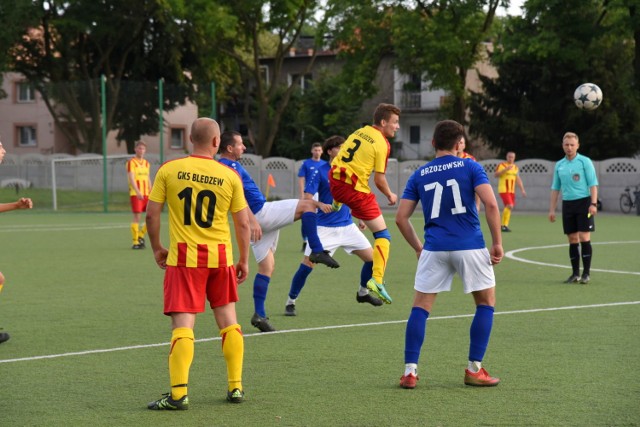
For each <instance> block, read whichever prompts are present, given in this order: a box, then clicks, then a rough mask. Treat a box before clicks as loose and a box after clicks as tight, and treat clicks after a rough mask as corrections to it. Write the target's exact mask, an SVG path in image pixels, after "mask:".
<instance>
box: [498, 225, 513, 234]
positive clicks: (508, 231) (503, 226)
mask: <svg viewBox="0 0 640 427" xmlns="http://www.w3.org/2000/svg"><path fill="white" fill-rule="evenodd" d="M500 231H502V232H504V233H511V229H510V228H509V227H507V226H506V225H502V226H500Z"/></svg>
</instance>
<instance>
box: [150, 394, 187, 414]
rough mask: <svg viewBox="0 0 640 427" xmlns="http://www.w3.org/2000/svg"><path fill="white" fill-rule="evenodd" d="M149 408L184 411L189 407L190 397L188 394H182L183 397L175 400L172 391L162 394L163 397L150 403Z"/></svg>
mask: <svg viewBox="0 0 640 427" xmlns="http://www.w3.org/2000/svg"><path fill="white" fill-rule="evenodd" d="M147 408H149V409H156V410H163V409H165V410H169V411H176V410H181V411H184V410H187V409H189V398H188V397H187V396H182V398H181V399H178V400H173V399H172V398H171V393H166V394H165V395H163V396H162V398H160V399H158V400H156V401H154V402H150V403H148V404H147Z"/></svg>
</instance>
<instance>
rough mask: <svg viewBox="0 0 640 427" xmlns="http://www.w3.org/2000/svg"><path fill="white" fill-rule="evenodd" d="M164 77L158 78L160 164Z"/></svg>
mask: <svg viewBox="0 0 640 427" xmlns="http://www.w3.org/2000/svg"><path fill="white" fill-rule="evenodd" d="M163 86H164V78H160V79H159V80H158V127H159V129H158V132H159V133H160V164H162V163H164V142H163V141H164V109H163V102H162V98H164V94H163Z"/></svg>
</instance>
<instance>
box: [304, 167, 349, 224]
mask: <svg viewBox="0 0 640 427" xmlns="http://www.w3.org/2000/svg"><path fill="white" fill-rule="evenodd" d="M329 169H331V165H330V164H329V163H327V162H324V164H323V165H321V166H320V167H319V168H317V169H316V170H315V172H314V173H313V174H312V175H311V176H310V177H309V178H307V182H306V185H305V187H304V192H305V193H309V194H316V193H318V201H320V202H322V203H326V204H328V205H330V204H331V203H332V202H333V196H332V195H331V191H330V190H329ZM352 223H353V220H352V219H351V210H350V209H349V207H348V206H347V205H344V204H343V205H342V207H341V208H340V210H339V211H338V212H330V213H328V214H327V213H324V212H322V211H320V210H319V211H318V225H319V226H322V227H344V226H345V225H349V224H352Z"/></svg>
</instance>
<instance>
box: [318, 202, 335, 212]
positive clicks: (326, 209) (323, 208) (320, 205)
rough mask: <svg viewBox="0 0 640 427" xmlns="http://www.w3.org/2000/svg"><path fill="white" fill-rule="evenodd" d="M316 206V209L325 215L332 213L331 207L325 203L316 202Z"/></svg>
mask: <svg viewBox="0 0 640 427" xmlns="http://www.w3.org/2000/svg"><path fill="white" fill-rule="evenodd" d="M317 206H318V209H320V210H321V211H322V212H324V213H326V214H328V213H331V212H333V208H332V207H331V205H327V204H326V203H322V202H318V203H317Z"/></svg>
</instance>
